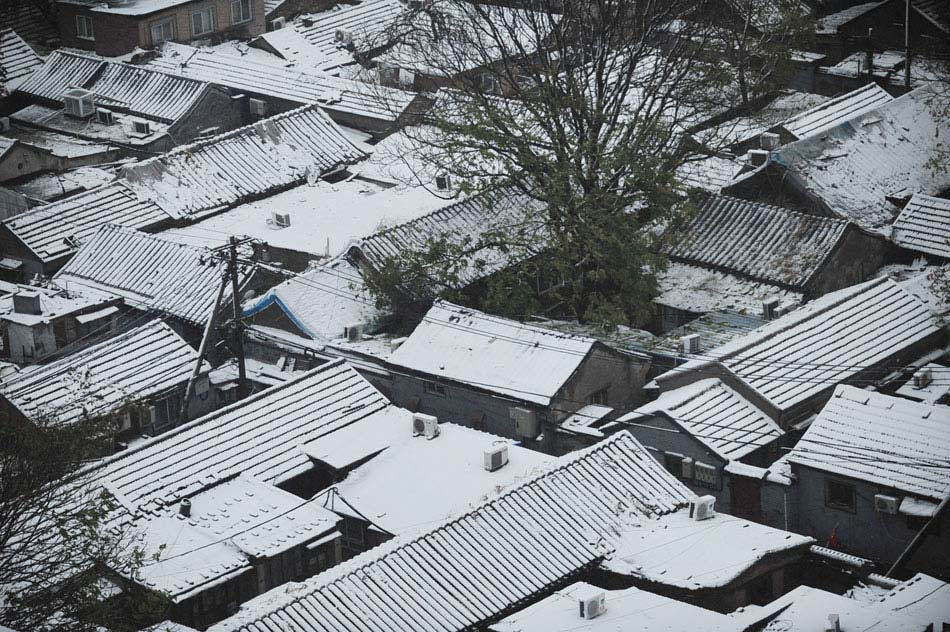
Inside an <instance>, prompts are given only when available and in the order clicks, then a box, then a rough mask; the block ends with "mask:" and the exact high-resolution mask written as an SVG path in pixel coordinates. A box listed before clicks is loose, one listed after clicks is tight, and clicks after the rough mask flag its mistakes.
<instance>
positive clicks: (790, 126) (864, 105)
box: [782, 83, 894, 139]
mask: <svg viewBox="0 0 950 632" xmlns="http://www.w3.org/2000/svg"><path fill="white" fill-rule="evenodd" d="M893 100H894V97H892V96H891V95H890V94H889V93H888V92H887V91H886V90H884V88H882V87H881V86H879V85H877V84H876V83H869V84H867V85H866V86H862V87H860V88H858V89H857V90H853V91H851V92H848V93H847V94H842V95H841V96H837V97H835V98H833V99H831V100H830V101H825V102H824V103H822V104H820V105H818V106H816V107H813V108H811V109H810V110H807V111H805V112H802V113H801V114H798V115H797V116H794V117H792V118H790V119H788V120H787V121H785V122H784V123H782V127H783V128H784V129H786V130H788V132H789V133H790V134H791V135H792V136H794V137H795V138H797V139H802V138H807V137H809V136H814V135H816V134H820V133H822V132H824V131H825V130H829V129H831V128H833V127H836V126H837V125H839V124H841V123H844V122H845V121H849V120H851V119H852V118H854V117H855V116H858V115H860V114H862V113H864V112H867V111H868V110H873V109H874V108H876V107H879V106H882V105H885V104H887V103H889V102H891V101H893Z"/></svg>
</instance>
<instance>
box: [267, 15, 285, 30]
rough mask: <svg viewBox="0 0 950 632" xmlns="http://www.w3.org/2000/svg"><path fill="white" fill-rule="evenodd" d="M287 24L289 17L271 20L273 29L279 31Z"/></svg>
mask: <svg viewBox="0 0 950 632" xmlns="http://www.w3.org/2000/svg"><path fill="white" fill-rule="evenodd" d="M285 26H287V18H285V17H279V18H276V19H274V20H271V22H270V28H271V30H272V31H279V30H280V29H282V28H284V27H285Z"/></svg>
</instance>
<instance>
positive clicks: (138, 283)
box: [53, 224, 251, 324]
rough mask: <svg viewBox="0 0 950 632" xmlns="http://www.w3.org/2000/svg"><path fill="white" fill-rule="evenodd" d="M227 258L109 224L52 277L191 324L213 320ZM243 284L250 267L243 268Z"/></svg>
mask: <svg viewBox="0 0 950 632" xmlns="http://www.w3.org/2000/svg"><path fill="white" fill-rule="evenodd" d="M223 270H224V262H223V260H220V259H217V258H214V257H213V256H212V255H211V254H210V253H209V252H208V251H207V250H206V249H204V248H195V247H193V246H186V245H183V244H179V243H176V242H173V241H167V240H164V239H160V238H158V237H155V236H152V235H147V234H145V233H142V232H139V231H137V230H134V229H132V228H125V227H122V226H116V225H114V224H109V225H106V226H103V227H102V228H100V229H99V232H98V233H96V235H95V236H94V237H93V238H91V239H90V240H89V241H88V242H86V243H85V244H83V246H82V247H81V248H80V249H79V252H77V253H76V255H75V256H74V257H73V258H72V259H71V260H70V261H69V262H68V263H67V264H66V265H65V266H64V267H63V268H62V269H61V270H60V271H59V272H58V273H56V276H55V277H53V278H54V280H55V281H56V283H57V284H58V285H60V286H61V287H62V286H64V285H65V286H66V287H69V288H76V287H78V288H80V291H85V292H103V293H106V294H113V295H116V296H121V297H122V298H123V299H124V300H125V302H126V304H128V305H132V306H134V307H137V308H139V309H142V310H154V311H157V312H159V313H162V314H167V315H169V316H174V317H176V318H180V319H182V320H186V321H189V322H192V323H197V324H204V323H205V322H207V320H208V318H209V317H210V316H211V310H212V308H213V307H214V301H215V297H216V296H217V293H218V288H219V287H220V286H221V277H222V274H223ZM241 272H242V275H243V279H242V285H243V283H244V282H246V281H247V278H248V276H249V275H250V272H251V271H250V269H249V268H247V267H242V268H241Z"/></svg>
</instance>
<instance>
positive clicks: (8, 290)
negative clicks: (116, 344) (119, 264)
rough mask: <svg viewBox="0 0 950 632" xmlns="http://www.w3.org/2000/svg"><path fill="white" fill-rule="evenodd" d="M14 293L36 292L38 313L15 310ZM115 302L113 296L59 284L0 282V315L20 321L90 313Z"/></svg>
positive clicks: (25, 323)
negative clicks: (90, 293) (80, 291)
mask: <svg viewBox="0 0 950 632" xmlns="http://www.w3.org/2000/svg"><path fill="white" fill-rule="evenodd" d="M17 294H35V295H36V296H37V297H38V300H39V313H38V314H24V313H20V312H17V311H16V307H15V301H14V296H15V295H17ZM114 302H117V299H116V298H110V297H105V296H82V295H80V294H77V293H76V292H67V291H65V290H63V289H61V288H58V287H48V288H45V287H36V286H32V285H15V284H10V283H5V282H0V319H2V320H5V321H7V322H13V323H19V324H22V325H28V326H29V325H34V324H37V323H49V322H52V321H53V320H54V319H57V318H60V317H62V316H68V315H71V314H77V315H78V314H80V313H89V312H92V311H97V310H98V309H99V308H102V306H103V305H104V304H106V303H114Z"/></svg>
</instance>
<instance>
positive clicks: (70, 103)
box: [63, 88, 96, 118]
mask: <svg viewBox="0 0 950 632" xmlns="http://www.w3.org/2000/svg"><path fill="white" fill-rule="evenodd" d="M63 105H64V107H65V109H66V114H68V115H69V116H75V117H77V118H88V117H90V116H92V115H93V114H95V113H96V102H95V97H94V96H93V94H92V93H91V92H89V91H88V90H83V89H82V88H72V89H70V90H67V91H66V92H65V93H64V94H63Z"/></svg>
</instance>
